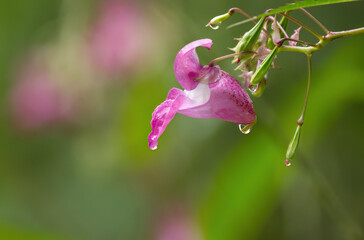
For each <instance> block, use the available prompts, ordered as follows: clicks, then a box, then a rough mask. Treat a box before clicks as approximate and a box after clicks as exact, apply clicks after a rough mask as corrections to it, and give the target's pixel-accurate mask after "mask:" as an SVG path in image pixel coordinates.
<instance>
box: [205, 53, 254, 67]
mask: <svg viewBox="0 0 364 240" xmlns="http://www.w3.org/2000/svg"><path fill="white" fill-rule="evenodd" d="M253 53H256V52H254V51H242V52H238V53H232V54H228V55H225V56H221V57H218V58H215V59H214V60H212V61H211V62H210V63H209V66H210V67H213V66H214V64H215V63H216V62H219V61H221V60H224V59H228V58H231V57H235V56H238V55H242V54H253Z"/></svg>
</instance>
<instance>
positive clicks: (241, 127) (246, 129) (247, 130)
mask: <svg viewBox="0 0 364 240" xmlns="http://www.w3.org/2000/svg"><path fill="white" fill-rule="evenodd" d="M249 125H250V124H239V130H240V132H242V133H244V134H248V133H250V131H251V129H252V127H253V126H249Z"/></svg>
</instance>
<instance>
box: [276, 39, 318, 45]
mask: <svg viewBox="0 0 364 240" xmlns="http://www.w3.org/2000/svg"><path fill="white" fill-rule="evenodd" d="M285 41H292V42H297V43H301V44H303V45H307V46H311V47H316V45H315V44H312V43H309V42H305V41H302V40H298V39H292V38H282V39H281V40H279V42H278V43H277V44H278V45H279V44H283V42H285Z"/></svg>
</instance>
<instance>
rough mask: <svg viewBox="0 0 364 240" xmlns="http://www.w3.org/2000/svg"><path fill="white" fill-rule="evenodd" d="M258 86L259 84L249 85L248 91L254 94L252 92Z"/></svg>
mask: <svg viewBox="0 0 364 240" xmlns="http://www.w3.org/2000/svg"><path fill="white" fill-rule="evenodd" d="M258 86H259V84H256V85H251V86H250V87H249V91H250V92H251V93H252V94H254V93H255V92H256V91H257V90H258Z"/></svg>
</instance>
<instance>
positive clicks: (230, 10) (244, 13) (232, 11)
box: [229, 8, 257, 24]
mask: <svg viewBox="0 0 364 240" xmlns="http://www.w3.org/2000/svg"><path fill="white" fill-rule="evenodd" d="M234 12H239V13H241V14H243V15H244V16H245V17H247V18H249V19H251V18H252V17H251V16H250V15H249V14H248V13H246V12H245V11H244V10H242V9H240V8H230V9H229V14H230V15H232V14H233V13H234ZM252 22H253V23H255V24H256V23H257V21H255V20H254V19H252Z"/></svg>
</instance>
